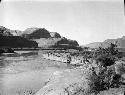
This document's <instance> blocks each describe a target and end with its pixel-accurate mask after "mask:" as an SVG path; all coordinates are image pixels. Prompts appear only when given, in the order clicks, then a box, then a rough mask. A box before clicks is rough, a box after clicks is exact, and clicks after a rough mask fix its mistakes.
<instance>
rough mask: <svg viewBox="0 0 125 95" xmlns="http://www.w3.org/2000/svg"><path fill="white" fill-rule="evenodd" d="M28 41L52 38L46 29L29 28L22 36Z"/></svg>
mask: <svg viewBox="0 0 125 95" xmlns="http://www.w3.org/2000/svg"><path fill="white" fill-rule="evenodd" d="M22 37H24V38H27V39H40V38H50V37H51V36H50V33H49V31H48V30H46V29H45V28H28V29H26V30H25V31H24V33H23V34H22Z"/></svg>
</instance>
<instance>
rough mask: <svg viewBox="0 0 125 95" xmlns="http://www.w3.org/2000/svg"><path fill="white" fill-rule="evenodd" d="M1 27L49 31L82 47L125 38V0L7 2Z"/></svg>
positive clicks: (1, 11)
mask: <svg viewBox="0 0 125 95" xmlns="http://www.w3.org/2000/svg"><path fill="white" fill-rule="evenodd" d="M0 25H2V26H5V27H7V28H10V29H13V30H22V31H23V30H25V29H26V28H30V27H40V28H46V29H47V30H49V31H50V32H58V33H60V34H61V35H62V36H64V37H66V38H69V39H72V40H77V41H78V43H79V44H80V45H85V44H88V43H92V42H100V41H104V40H106V39H113V38H120V37H122V36H123V35H124V36H125V26H124V25H125V17H124V0H3V1H2V2H1V3H0Z"/></svg>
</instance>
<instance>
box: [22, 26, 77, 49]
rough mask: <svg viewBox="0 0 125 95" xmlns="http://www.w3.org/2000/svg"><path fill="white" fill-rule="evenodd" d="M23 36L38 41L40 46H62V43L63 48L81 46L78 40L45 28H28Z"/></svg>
mask: <svg viewBox="0 0 125 95" xmlns="http://www.w3.org/2000/svg"><path fill="white" fill-rule="evenodd" d="M21 36H22V37H24V38H27V39H31V40H33V41H36V42H37V43H38V46H39V47H51V48H56V47H58V48H61V47H62V44H63V48H67V46H68V47H69V46H70V47H72V46H79V44H78V42H77V41H74V40H70V39H67V38H65V37H61V35H60V34H59V33H57V32H49V31H48V30H46V29H45V28H36V27H34V28H28V29H26V30H25V31H24V32H23V34H22V35H21ZM64 45H65V46H64Z"/></svg>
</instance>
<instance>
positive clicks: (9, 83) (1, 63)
mask: <svg viewBox="0 0 125 95" xmlns="http://www.w3.org/2000/svg"><path fill="white" fill-rule="evenodd" d="M42 53H43V52H42V51H17V53H15V54H3V55H0V95H34V93H35V92H37V91H38V90H39V89H41V88H42V87H43V86H44V85H45V84H46V83H47V81H48V80H49V78H50V77H51V75H52V74H53V72H55V71H57V70H62V69H66V68H67V65H66V64H64V63H61V62H56V61H51V60H47V59H44V58H43V57H42Z"/></svg>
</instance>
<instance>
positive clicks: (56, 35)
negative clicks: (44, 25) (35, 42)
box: [50, 32, 61, 38]
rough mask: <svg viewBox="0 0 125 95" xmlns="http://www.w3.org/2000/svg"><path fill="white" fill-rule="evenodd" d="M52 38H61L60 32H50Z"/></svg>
mask: <svg viewBox="0 0 125 95" xmlns="http://www.w3.org/2000/svg"><path fill="white" fill-rule="evenodd" d="M50 35H51V37H52V38H61V36H60V34H59V33H57V32H50Z"/></svg>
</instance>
